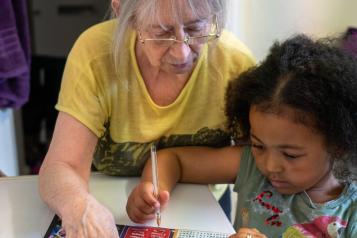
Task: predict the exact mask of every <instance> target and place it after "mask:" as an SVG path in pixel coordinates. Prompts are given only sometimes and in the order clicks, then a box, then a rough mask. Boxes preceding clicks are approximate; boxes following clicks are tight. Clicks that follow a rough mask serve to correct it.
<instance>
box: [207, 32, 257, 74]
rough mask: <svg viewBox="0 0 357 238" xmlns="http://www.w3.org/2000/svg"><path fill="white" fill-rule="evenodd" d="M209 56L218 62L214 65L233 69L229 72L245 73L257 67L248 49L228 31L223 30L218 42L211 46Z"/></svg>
mask: <svg viewBox="0 0 357 238" xmlns="http://www.w3.org/2000/svg"><path fill="white" fill-rule="evenodd" d="M209 54H210V55H211V56H212V57H209V58H210V59H211V60H212V61H216V62H212V63H214V64H216V65H221V66H222V67H228V68H232V69H231V70H229V71H237V70H238V71H244V70H246V69H247V68H249V67H251V66H253V65H255V58H254V56H253V54H252V53H251V51H250V50H249V49H248V47H247V46H246V45H245V44H244V43H243V42H242V41H240V40H239V39H238V38H237V37H236V36H235V35H234V34H233V33H231V32H229V31H228V30H223V31H222V34H221V36H220V38H219V39H218V40H217V42H215V43H214V44H212V45H211V46H210V49H209ZM239 66H240V67H239Z"/></svg>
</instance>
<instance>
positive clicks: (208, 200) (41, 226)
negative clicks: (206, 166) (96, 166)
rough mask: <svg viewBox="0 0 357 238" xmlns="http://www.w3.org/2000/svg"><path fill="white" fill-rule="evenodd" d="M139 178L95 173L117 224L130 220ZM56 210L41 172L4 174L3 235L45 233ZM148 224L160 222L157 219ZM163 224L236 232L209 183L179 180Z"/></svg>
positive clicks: (96, 187) (94, 183)
mask: <svg viewBox="0 0 357 238" xmlns="http://www.w3.org/2000/svg"><path fill="white" fill-rule="evenodd" d="M138 181H139V179H138V178H127V177H125V178H123V177H109V176H105V175H101V174H95V175H92V177H91V180H90V191H91V193H92V194H93V195H94V196H95V197H96V198H97V199H98V200H99V201H100V202H101V203H103V204H104V205H105V206H107V207H108V208H109V209H110V210H111V211H112V212H113V214H114V217H115V220H116V223H117V224H124V225H137V224H135V223H133V222H131V221H130V220H129V217H128V216H127V214H126V211H125V206H126V200H127V197H128V195H129V193H130V191H131V190H132V188H133V187H134V186H135V185H136V184H137V183H138ZM53 216H54V213H53V212H52V211H51V210H50V209H49V208H48V207H47V206H46V204H45V203H43V202H42V200H41V199H40V196H39V193H38V177H37V176H20V177H7V178H0V237H6V238H23V237H26V238H27V237H29V238H32V237H33V238H39V237H43V235H44V234H45V232H46V230H47V228H48V226H49V224H50V223H51V221H52V218H53ZM145 225H148V226H156V224H155V222H154V221H151V222H148V223H146V224H145ZM161 225H162V227H167V228H177V229H192V230H200V231H215V232H224V233H229V234H233V233H234V229H233V227H232V225H231V223H230V222H229V220H228V219H227V217H226V216H225V214H224V212H223V210H222V209H221V208H220V206H219V204H218V203H217V201H216V200H215V198H214V197H213V195H212V194H211V192H210V191H209V190H208V187H207V186H205V185H195V184H178V186H177V187H176V188H175V190H174V191H173V192H172V194H171V199H170V202H169V205H168V207H167V208H166V209H165V210H164V211H163V212H162V224H161Z"/></svg>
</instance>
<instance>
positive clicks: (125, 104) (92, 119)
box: [56, 20, 254, 176]
mask: <svg viewBox="0 0 357 238" xmlns="http://www.w3.org/2000/svg"><path fill="white" fill-rule="evenodd" d="M116 23H117V22H116V20H110V21H106V22H103V23H100V24H98V25H95V26H93V27H91V28H90V29H88V30H87V31H85V32H84V33H83V34H82V35H81V36H80V37H79V39H78V40H77V42H76V43H75V45H74V47H73V49H72V50H71V52H70V55H69V57H68V60H67V63H66V67H65V71H64V75H63V79H62V86H61V91H60V95H59V100H58V103H57V105H56V108H57V109H58V110H59V111H63V112H66V113H68V114H70V115H71V116H73V117H74V118H76V119H77V120H79V121H80V122H82V123H83V124H84V125H85V126H87V127H88V128H89V129H90V130H91V131H93V133H94V134H95V135H97V136H98V138H99V142H98V145H97V148H96V152H95V155H94V165H95V166H96V167H97V169H98V170H100V171H102V172H104V173H106V174H111V175H124V176H128V175H139V174H140V173H141V170H142V168H143V166H144V163H145V161H146V159H147V158H148V156H149V154H150V146H151V144H152V143H156V145H157V147H158V149H160V148H164V147H172V146H184V145H207V146H224V145H228V144H229V135H228V134H227V133H226V132H225V131H224V126H225V124H224V123H225V116H224V95H225V88H226V85H227V82H228V81H229V80H230V79H232V78H235V77H237V76H238V75H239V74H240V73H241V72H242V71H244V70H246V69H247V68H249V67H250V66H252V65H253V64H254V60H253V57H252V56H251V54H250V53H249V51H248V50H247V49H246V47H245V46H244V45H243V44H242V43H241V42H240V41H239V40H237V39H236V38H235V37H234V36H233V35H232V34H230V33H228V32H226V31H224V32H223V33H222V36H221V37H220V38H219V40H217V42H215V43H209V44H207V45H205V46H204V47H203V49H202V52H201V55H200V58H199V60H198V63H197V65H196V67H195V69H194V71H193V73H192V75H191V77H190V79H189V80H188V82H187V84H186V85H185V87H184V88H183V90H182V92H181V93H180V95H179V96H178V98H177V99H176V100H175V101H174V102H173V103H172V104H170V105H167V106H164V107H163V106H158V105H156V104H155V103H154V102H153V100H152V99H151V98H150V95H149V93H148V91H147V89H146V87H145V84H144V81H143V78H142V76H141V73H140V71H139V68H138V64H137V61H136V58H135V52H134V49H135V41H136V33H135V31H130V32H129V34H128V38H127V41H126V45H127V47H125V49H123V50H126V51H127V54H125V56H124V57H125V58H124V59H122V60H121V64H120V69H119V75H117V74H116V73H115V68H114V64H113V55H112V52H113V47H112V39H113V32H114V31H115V27H116Z"/></svg>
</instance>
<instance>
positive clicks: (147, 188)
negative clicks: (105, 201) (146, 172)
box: [126, 182, 170, 223]
mask: <svg viewBox="0 0 357 238" xmlns="http://www.w3.org/2000/svg"><path fill="white" fill-rule="evenodd" d="M169 198H170V195H169V192H168V191H162V190H161V191H160V190H159V198H158V199H157V198H156V197H155V196H154V187H153V185H152V183H151V182H140V183H139V184H138V185H137V186H136V187H135V188H134V189H133V191H132V192H131V194H130V195H129V198H128V202H127V204H126V212H127V213H128V216H129V218H130V219H131V220H132V221H133V222H135V223H144V222H146V221H148V220H152V219H154V218H155V209H156V208H161V209H162V208H164V207H165V206H166V205H167V203H168V201H169Z"/></svg>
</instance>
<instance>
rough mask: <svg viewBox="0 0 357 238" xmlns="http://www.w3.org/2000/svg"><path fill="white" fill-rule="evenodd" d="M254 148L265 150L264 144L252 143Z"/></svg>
mask: <svg viewBox="0 0 357 238" xmlns="http://www.w3.org/2000/svg"><path fill="white" fill-rule="evenodd" d="M252 148H253V149H256V150H263V149H264V146H262V145H259V144H254V143H252Z"/></svg>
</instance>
